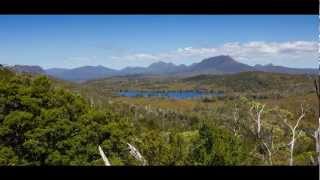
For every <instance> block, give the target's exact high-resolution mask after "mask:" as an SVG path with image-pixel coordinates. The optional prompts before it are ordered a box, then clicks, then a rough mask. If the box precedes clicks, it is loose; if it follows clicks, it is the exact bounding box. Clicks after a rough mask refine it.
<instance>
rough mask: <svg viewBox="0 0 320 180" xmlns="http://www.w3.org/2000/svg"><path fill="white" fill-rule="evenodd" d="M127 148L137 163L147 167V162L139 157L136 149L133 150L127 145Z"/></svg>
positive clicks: (131, 146)
mask: <svg viewBox="0 0 320 180" xmlns="http://www.w3.org/2000/svg"><path fill="white" fill-rule="evenodd" d="M127 144H128V146H129V150H130V154H131V155H132V156H133V157H134V158H136V159H137V160H138V161H140V162H141V163H142V165H143V166H146V165H147V161H146V160H145V159H144V157H143V156H142V155H141V153H140V152H139V151H138V149H137V148H135V147H134V146H133V145H131V144H129V143H127Z"/></svg>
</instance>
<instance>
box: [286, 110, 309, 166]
mask: <svg viewBox="0 0 320 180" xmlns="http://www.w3.org/2000/svg"><path fill="white" fill-rule="evenodd" d="M304 116H305V113H304V110H303V107H302V104H301V115H300V117H299V118H298V120H297V122H296V124H295V126H292V125H290V124H289V123H288V122H287V119H284V123H285V124H286V125H287V126H288V127H289V128H290V130H291V141H290V143H289V145H290V160H289V165H290V166H292V165H293V151H294V145H295V142H296V140H297V138H298V137H299V135H300V133H301V131H300V132H299V134H298V135H296V130H297V127H298V126H299V123H300V121H301V120H302V118H303V117H304Z"/></svg>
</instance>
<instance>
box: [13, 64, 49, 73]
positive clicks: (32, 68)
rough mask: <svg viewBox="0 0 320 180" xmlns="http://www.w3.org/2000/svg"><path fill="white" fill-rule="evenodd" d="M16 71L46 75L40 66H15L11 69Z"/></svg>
mask: <svg viewBox="0 0 320 180" xmlns="http://www.w3.org/2000/svg"><path fill="white" fill-rule="evenodd" d="M11 69H13V70H14V71H17V72H24V73H31V74H45V71H44V70H43V69H42V68H41V67H40V66H30V65H14V66H12V67H11Z"/></svg>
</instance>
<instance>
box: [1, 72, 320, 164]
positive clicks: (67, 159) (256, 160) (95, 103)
mask: <svg viewBox="0 0 320 180" xmlns="http://www.w3.org/2000/svg"><path fill="white" fill-rule="evenodd" d="M288 77H289V76H287V75H279V74H276V75H270V76H268V74H265V73H242V74H240V75H237V76H233V75H230V76H225V77H223V82H225V84H224V85H223V86H225V87H223V86H222V85H221V84H219V82H221V81H218V79H219V78H221V76H212V77H211V76H203V77H193V78H188V79H184V80H177V79H172V80H167V81H166V80H163V79H157V80H155V79H152V78H151V79H150V78H149V79H148V78H147V79H143V78H142V79H139V80H138V81H132V80H131V79H127V80H126V79H123V78H120V81H121V83H117V82H118V81H117V80H114V79H106V80H104V81H106V82H107V84H104V83H101V82H99V81H93V82H90V83H87V84H85V85H81V86H82V88H79V86H80V85H79V86H78V85H71V84H66V83H63V82H60V81H58V80H50V79H49V78H48V77H45V76H31V75H28V74H16V73H14V72H12V71H10V70H7V69H6V68H2V69H0V165H94V166H97V165H98V166H100V165H104V163H103V161H102V160H101V157H100V154H99V152H98V145H100V146H101V147H102V149H103V151H104V152H105V154H106V156H107V157H108V159H109V161H110V162H111V164H112V165H142V162H140V161H138V160H136V159H135V158H134V157H133V156H132V155H130V153H129V149H128V144H127V143H130V144H132V145H134V146H135V147H136V148H137V149H138V150H139V152H140V153H141V154H142V156H143V157H144V159H146V161H147V164H148V165H178V166H180V165H265V164H269V162H268V152H267V149H266V148H265V146H263V143H265V144H267V145H269V147H270V148H271V150H272V152H273V157H272V158H273V164H276V165H287V162H288V152H289V150H288V146H287V143H288V141H289V138H290V132H289V131H288V129H287V128H286V127H285V126H284V124H283V123H282V122H283V119H288V120H289V122H293V121H294V120H295V119H296V118H297V116H299V114H298V113H296V112H299V107H300V104H298V105H299V106H298V109H294V108H295V107H297V102H298V101H297V102H293V101H289V100H286V101H284V102H285V103H284V105H280V106H275V105H273V104H270V103H269V104H268V100H270V99H268V98H267V100H266V101H259V102H258V101H256V100H253V99H254V98H250V96H246V97H244V96H240V98H238V97H236V96H235V97H233V98H229V99H219V98H217V99H214V100H211V99H205V100H203V101H205V102H202V101H197V100H190V101H181V105H180V104H179V105H177V104H175V103H178V101H175V100H172V101H170V100H162V101H161V102H162V103H163V107H166V108H159V107H156V105H157V104H160V103H159V102H160V101H159V100H158V99H153V100H152V101H154V102H153V103H154V104H153V105H154V106H151V105H148V104H147V103H145V102H147V101H145V100H143V99H142V100H141V101H140V102H138V103H137V104H131V103H130V101H128V102H124V101H121V102H115V101H113V100H115V99H116V98H114V97H112V96H111V95H112V93H105V92H103V90H102V89H112V90H118V88H119V87H118V86H120V87H121V88H125V87H135V86H139V87H140V88H144V87H148V88H151V89H152V88H154V89H157V88H159V87H163V88H167V89H170V88H177V87H180V86H181V89H184V88H186V87H188V88H191V89H192V88H197V87H201V86H202V85H203V84H204V85H205V86H207V87H210V88H216V87H219V88H218V90H219V89H220V90H221V87H223V88H222V89H225V88H229V89H231V90H232V92H242V91H246V90H245V89H249V90H250V91H252V92H254V91H260V90H265V89H269V88H270V89H271V91H282V90H283V88H284V87H285V86H286V85H287V84H283V85H279V84H275V83H278V82H282V81H288V82H290V83H292V82H301V81H304V80H305V78H304V77H302V76H296V77H295V78H293V79H290V78H288ZM290 77H291V76H290ZM239 78H240V79H242V80H240V81H239ZM269 78H270V79H269ZM168 81H169V82H168ZM233 81H235V82H233ZM132 82H136V83H133V84H132ZM155 82H156V83H155ZM108 83H112V84H111V85H112V86H111V85H110V84H108ZM127 83H129V84H128V85H127V86H126V84H127ZM139 83H140V84H139ZM141 83H142V84H141ZM184 83H185V84H184ZM301 84H303V83H300V85H301ZM155 85H156V86H157V87H156V86H155ZM149 86H150V87H149ZM67 87H68V88H67ZM297 87H298V86H297ZM299 87H300V86H299ZM210 88H209V89H210ZM298 89H299V88H298ZM296 90H297V89H296ZM74 91H77V92H80V93H81V94H82V95H84V97H86V99H85V98H83V97H82V96H81V95H80V94H78V93H75V92H74ZM297 91H298V90H297ZM248 92H249V91H248ZM295 93H296V92H295ZM299 93H301V92H300V91H299ZM245 95H247V94H245ZM88 99H90V100H92V102H90V103H88ZM287 102H290V103H288V104H286V103H287ZM139 103H141V104H139ZM143 103H145V104H147V106H146V105H145V104H143ZM272 103H274V101H273V102H272ZM299 103H300V101H299ZM219 104H220V105H219ZM263 104H266V106H265V109H264V111H263V114H262V116H261V119H262V129H261V137H259V138H257V137H256V136H255V126H256V124H255V122H254V120H252V117H251V116H250V109H251V108H252V107H253V110H256V109H261V107H262V106H263ZM175 105H176V106H181V107H179V108H180V109H179V110H177V109H175V108H173V107H175ZM167 106H168V107H167ZM186 106H188V108H189V109H188V110H185V109H183V108H185V107H186ZM189 106H192V107H189ZM287 107H288V108H287ZM254 108H256V109H254ZM305 109H306V116H305V119H306V120H303V121H302V122H301V128H299V130H301V131H302V133H301V137H299V139H298V140H297V143H296V147H295V151H294V156H295V164H297V165H311V164H312V163H313V162H312V161H313V160H314V159H315V158H314V157H315V155H316V154H315V151H314V147H315V144H314V140H313V137H312V136H311V135H310V132H312V131H313V128H314V123H313V117H314V116H315V114H316V110H315V107H314V106H313V105H312V104H311V103H310V104H307V105H306V108H305ZM235 117H236V118H235ZM271 142H272V143H271Z"/></svg>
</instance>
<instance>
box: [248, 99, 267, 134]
mask: <svg viewBox="0 0 320 180" xmlns="http://www.w3.org/2000/svg"><path fill="white" fill-rule="evenodd" d="M264 107H265V104H263V105H262V106H260V105H259V104H254V105H252V106H251V108H250V115H251V117H252V119H253V120H254V121H255V122H256V123H257V135H258V138H260V132H261V114H262V112H263V109H264ZM253 110H254V111H255V112H253Z"/></svg>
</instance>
